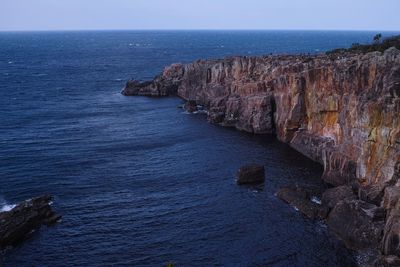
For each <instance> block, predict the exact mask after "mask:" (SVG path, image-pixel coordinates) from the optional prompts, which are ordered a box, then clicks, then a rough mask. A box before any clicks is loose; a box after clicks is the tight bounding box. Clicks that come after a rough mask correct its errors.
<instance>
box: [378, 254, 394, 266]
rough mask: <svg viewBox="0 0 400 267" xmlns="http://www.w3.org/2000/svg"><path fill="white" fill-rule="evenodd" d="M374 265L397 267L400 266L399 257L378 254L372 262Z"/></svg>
mask: <svg viewBox="0 0 400 267" xmlns="http://www.w3.org/2000/svg"><path fill="white" fill-rule="evenodd" d="M373 266H374V267H398V266H400V259H399V258H398V257H397V256H394V255H389V256H380V257H379V258H378V259H376V261H375V262H374V265H373Z"/></svg>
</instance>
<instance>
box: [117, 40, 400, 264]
mask: <svg viewBox="0 0 400 267" xmlns="http://www.w3.org/2000/svg"><path fill="white" fill-rule="evenodd" d="M122 94H124V95H127V96H128V95H141V96H157V97H160V96H168V95H177V96H179V97H181V98H183V99H184V100H186V101H187V104H186V105H185V106H186V108H187V109H188V110H189V111H191V112H193V111H195V110H196V107H197V106H202V107H204V109H205V110H206V111H207V118H208V120H209V121H210V122H212V123H216V124H220V125H222V126H227V127H235V128H236V129H238V130H242V131H247V132H251V133H255V134H265V133H272V134H276V136H277V138H278V139H279V140H280V141H282V142H285V143H287V144H289V145H290V146H291V147H293V148H294V149H296V150H297V151H299V152H301V153H302V154H304V155H306V156H307V157H309V158H311V159H312V160H314V161H316V162H319V163H320V164H322V165H323V167H324V173H323V175H322V179H323V180H324V181H325V182H327V183H328V184H330V185H331V186H332V188H331V189H328V190H327V191H326V192H322V193H321V194H320V196H321V203H319V201H316V200H315V199H313V197H314V193H312V192H310V191H309V190H308V189H302V188H283V189H281V190H280V191H279V192H278V196H280V197H281V198H282V199H284V200H285V201H286V202H288V203H290V204H292V205H294V206H296V208H298V209H299V210H300V211H301V212H302V213H304V214H305V215H306V216H307V217H309V218H312V219H325V220H326V222H327V225H328V226H329V228H330V229H331V230H332V232H334V233H335V234H336V235H337V236H338V237H339V238H340V239H341V240H343V241H344V243H345V244H346V246H348V247H349V248H351V249H355V250H359V249H373V250H375V251H376V257H375V258H376V259H375V262H374V263H373V262H371V263H370V265H372V266H399V265H400V264H399V263H400V259H399V257H400V181H399V178H400V51H399V50H398V49H396V48H394V47H392V48H389V49H387V50H386V51H384V52H371V53H367V54H361V53H339V54H329V55H326V54H321V55H313V56H303V55H293V56H289V55H287V56H264V57H230V58H225V59H221V60H199V61H196V62H193V63H190V64H173V65H171V66H169V67H166V68H165V70H164V71H163V72H162V73H161V74H160V75H158V76H157V77H155V78H154V80H152V81H147V82H140V81H136V80H131V81H128V82H127V84H126V86H125V88H124V89H123V91H122Z"/></svg>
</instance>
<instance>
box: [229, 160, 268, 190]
mask: <svg viewBox="0 0 400 267" xmlns="http://www.w3.org/2000/svg"><path fill="white" fill-rule="evenodd" d="M264 180H265V169H264V166H262V165H256V164H250V165H245V166H242V167H241V168H240V169H239V170H238V172H237V174H236V183H237V184H238V185H242V184H260V183H263V182H264Z"/></svg>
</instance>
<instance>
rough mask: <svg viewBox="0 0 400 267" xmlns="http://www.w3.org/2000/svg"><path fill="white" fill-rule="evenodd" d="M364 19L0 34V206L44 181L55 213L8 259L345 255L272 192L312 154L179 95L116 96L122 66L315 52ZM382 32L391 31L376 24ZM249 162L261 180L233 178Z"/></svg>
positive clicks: (43, 262)
mask: <svg viewBox="0 0 400 267" xmlns="http://www.w3.org/2000/svg"><path fill="white" fill-rule="evenodd" d="M374 34H375V33H373V32H296V31H293V32H291V31H288V32H282V31H280V32H279V31H237V32H232V31H225V32H224V31H212V32H207V31H192V32H185V31H175V32H173V31H162V32H146V31H132V32H130V31H121V32H19V33H12V32H8V33H6V32H3V33H0V175H1V176H0V208H1V209H2V210H5V209H9V208H10V207H12V206H11V205H13V204H16V203H18V202H19V201H22V200H25V199H27V198H30V197H32V196H37V195H41V194H44V193H49V194H52V195H53V196H54V198H55V201H54V208H55V210H56V211H57V212H59V213H60V214H62V215H63V219H62V222H60V223H59V224H57V225H56V226H54V227H51V228H46V227H43V228H42V229H41V230H39V231H37V232H35V233H33V234H32V235H31V236H30V237H29V239H28V240H27V241H26V242H24V243H23V244H22V245H19V246H17V247H16V248H14V249H12V250H9V251H7V252H6V253H4V254H3V256H2V259H1V258H0V265H1V261H3V264H4V265H5V266H163V265H165V264H167V263H169V262H172V263H175V264H176V265H177V266H211V265H212V266H214V265H216V266H249V265H266V266H344V265H348V264H349V262H350V261H351V257H350V256H348V254H347V252H346V250H345V249H344V248H343V247H342V246H341V245H340V244H338V243H337V242H335V241H334V239H332V238H331V237H330V235H329V233H328V231H327V229H326V227H325V226H324V225H323V224H322V223H320V222H312V221H309V220H307V219H304V218H303V217H302V216H301V215H300V214H299V213H298V212H296V211H295V210H294V209H293V208H291V207H289V206H288V205H286V204H284V203H282V201H280V200H279V199H277V197H276V196H275V192H276V190H277V189H278V188H279V187H281V186H285V185H294V184H310V185H314V184H318V183H319V176H320V175H321V171H322V170H321V167H320V166H319V165H317V164H315V163H313V162H311V161H310V160H308V159H307V158H305V157H303V156H302V155H300V154H299V153H297V152H295V151H294V150H292V149H291V148H289V147H288V146H286V145H284V144H282V143H279V142H277V141H276V139H275V138H274V137H273V136H254V135H250V134H245V133H242V132H238V131H234V130H231V129H226V128H221V127H218V126H215V125H211V124H208V123H207V122H206V119H205V117H204V116H203V115H188V114H185V113H183V112H182V110H180V109H178V108H177V106H178V105H179V104H180V103H181V100H180V99H178V98H175V97H170V98H145V97H124V96H122V95H121V94H120V91H121V89H122V87H123V85H124V83H125V81H126V80H127V79H129V78H131V77H135V78H138V79H143V80H145V79H150V78H152V77H153V76H154V75H156V74H157V73H159V72H160V71H161V70H162V68H163V67H164V66H165V65H168V64H171V63H174V62H190V61H193V60H196V59H199V58H219V57H223V56H229V55H261V54H270V53H274V54H276V53H319V52H322V51H325V50H327V49H332V48H337V47H347V46H350V45H351V44H352V43H355V42H360V43H364V42H368V41H369V40H371V38H372V37H373V35H374ZM385 34H388V35H389V34H390V33H385ZM245 163H260V164H264V165H265V167H266V183H265V185H264V186H262V187H239V186H236V185H235V183H234V176H235V172H236V170H237V169H238V168H239V167H240V166H241V165H242V164H245Z"/></svg>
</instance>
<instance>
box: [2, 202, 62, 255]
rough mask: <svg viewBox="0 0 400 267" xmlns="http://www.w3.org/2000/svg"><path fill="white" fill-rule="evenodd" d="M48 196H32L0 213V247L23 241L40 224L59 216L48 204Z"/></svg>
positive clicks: (54, 219)
mask: <svg viewBox="0 0 400 267" xmlns="http://www.w3.org/2000/svg"><path fill="white" fill-rule="evenodd" d="M51 199H52V198H51V197H50V196H42V197H38V198H33V199H30V200H27V201H24V202H22V203H20V204H18V205H17V206H16V207H14V208H13V209H12V210H10V211H6V212H1V213H0V249H4V248H6V247H8V246H14V245H16V244H18V243H19V242H21V241H23V240H24V239H25V237H26V236H27V235H28V234H29V233H31V232H32V231H34V230H36V229H38V228H40V227H41V226H42V225H51V224H54V223H55V222H57V221H58V220H59V219H60V218H61V216H60V215H57V214H56V213H55V212H54V211H53V210H52V209H51V206H50V202H51Z"/></svg>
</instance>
